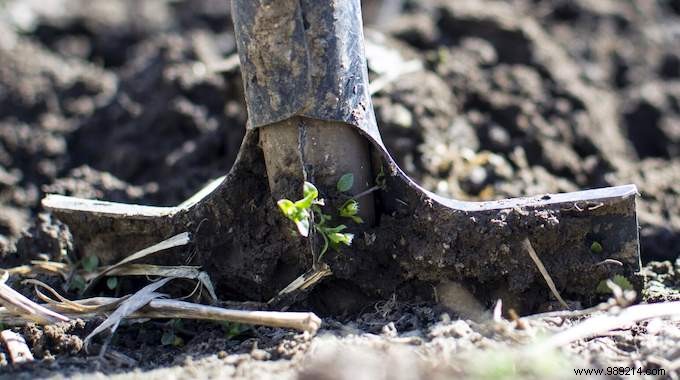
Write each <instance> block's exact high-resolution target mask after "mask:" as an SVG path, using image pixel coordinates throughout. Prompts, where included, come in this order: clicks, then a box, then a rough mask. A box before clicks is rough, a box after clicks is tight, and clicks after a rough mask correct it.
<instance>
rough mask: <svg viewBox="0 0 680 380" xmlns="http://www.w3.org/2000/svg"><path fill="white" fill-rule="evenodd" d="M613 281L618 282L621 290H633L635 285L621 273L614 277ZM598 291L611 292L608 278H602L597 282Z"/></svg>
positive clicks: (601, 292) (602, 292)
mask: <svg viewBox="0 0 680 380" xmlns="http://www.w3.org/2000/svg"><path fill="white" fill-rule="evenodd" d="M611 280H612V282H613V283H614V284H616V285H617V286H618V287H619V288H621V290H633V285H632V284H631V283H630V281H628V279H627V278H626V277H624V276H622V275H620V274H617V275H615V276H614V277H612V279H611ZM595 291H596V292H597V293H600V294H610V293H611V292H612V290H611V289H610V288H609V286H607V280H602V281H600V282H599V283H598V284H597V288H596V289H595Z"/></svg>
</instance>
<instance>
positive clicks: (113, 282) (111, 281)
mask: <svg viewBox="0 0 680 380" xmlns="http://www.w3.org/2000/svg"><path fill="white" fill-rule="evenodd" d="M106 287H107V288H109V289H111V290H114V289H116V288H117V287H118V277H109V278H108V279H107V280H106Z"/></svg>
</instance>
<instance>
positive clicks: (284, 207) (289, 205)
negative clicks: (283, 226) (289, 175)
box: [276, 199, 297, 220]
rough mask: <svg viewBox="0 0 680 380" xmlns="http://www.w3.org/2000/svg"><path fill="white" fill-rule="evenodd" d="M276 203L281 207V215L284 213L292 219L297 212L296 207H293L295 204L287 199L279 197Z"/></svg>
mask: <svg viewBox="0 0 680 380" xmlns="http://www.w3.org/2000/svg"><path fill="white" fill-rule="evenodd" d="M276 204H277V205H278V206H279V208H280V209H281V212H282V213H283V215H285V216H286V217H287V218H288V219H290V220H293V217H294V215H295V213H296V212H297V207H295V204H294V203H293V202H291V201H290V200H288V199H281V200H279V201H278V202H276Z"/></svg>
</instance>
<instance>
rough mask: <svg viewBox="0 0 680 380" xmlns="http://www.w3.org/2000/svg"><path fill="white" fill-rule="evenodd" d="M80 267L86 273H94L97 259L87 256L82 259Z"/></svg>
mask: <svg viewBox="0 0 680 380" xmlns="http://www.w3.org/2000/svg"><path fill="white" fill-rule="evenodd" d="M82 265H83V269H85V271H86V272H94V271H95V270H96V269H97V267H98V266H99V258H98V257H97V256H94V255H92V256H87V257H85V258H84V259H83V262H82Z"/></svg>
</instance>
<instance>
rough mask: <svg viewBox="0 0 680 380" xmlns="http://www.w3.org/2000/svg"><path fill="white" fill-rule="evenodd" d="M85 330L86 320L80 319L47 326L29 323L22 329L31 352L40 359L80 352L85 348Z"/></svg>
mask: <svg viewBox="0 0 680 380" xmlns="http://www.w3.org/2000/svg"><path fill="white" fill-rule="evenodd" d="M84 332H85V322H83V321H82V320H80V319H76V320H72V321H70V322H59V323H55V324H53V325H47V326H36V325H34V324H28V325H26V326H25V327H24V328H23V329H22V334H23V336H24V337H25V338H26V343H27V344H28V345H29V347H30V348H31V352H32V353H33V354H34V356H36V357H37V358H39V359H43V358H49V357H53V355H58V354H67V355H76V354H78V353H79V352H80V351H81V350H82V349H83V340H82V339H81V338H82V336H83V334H84Z"/></svg>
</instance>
